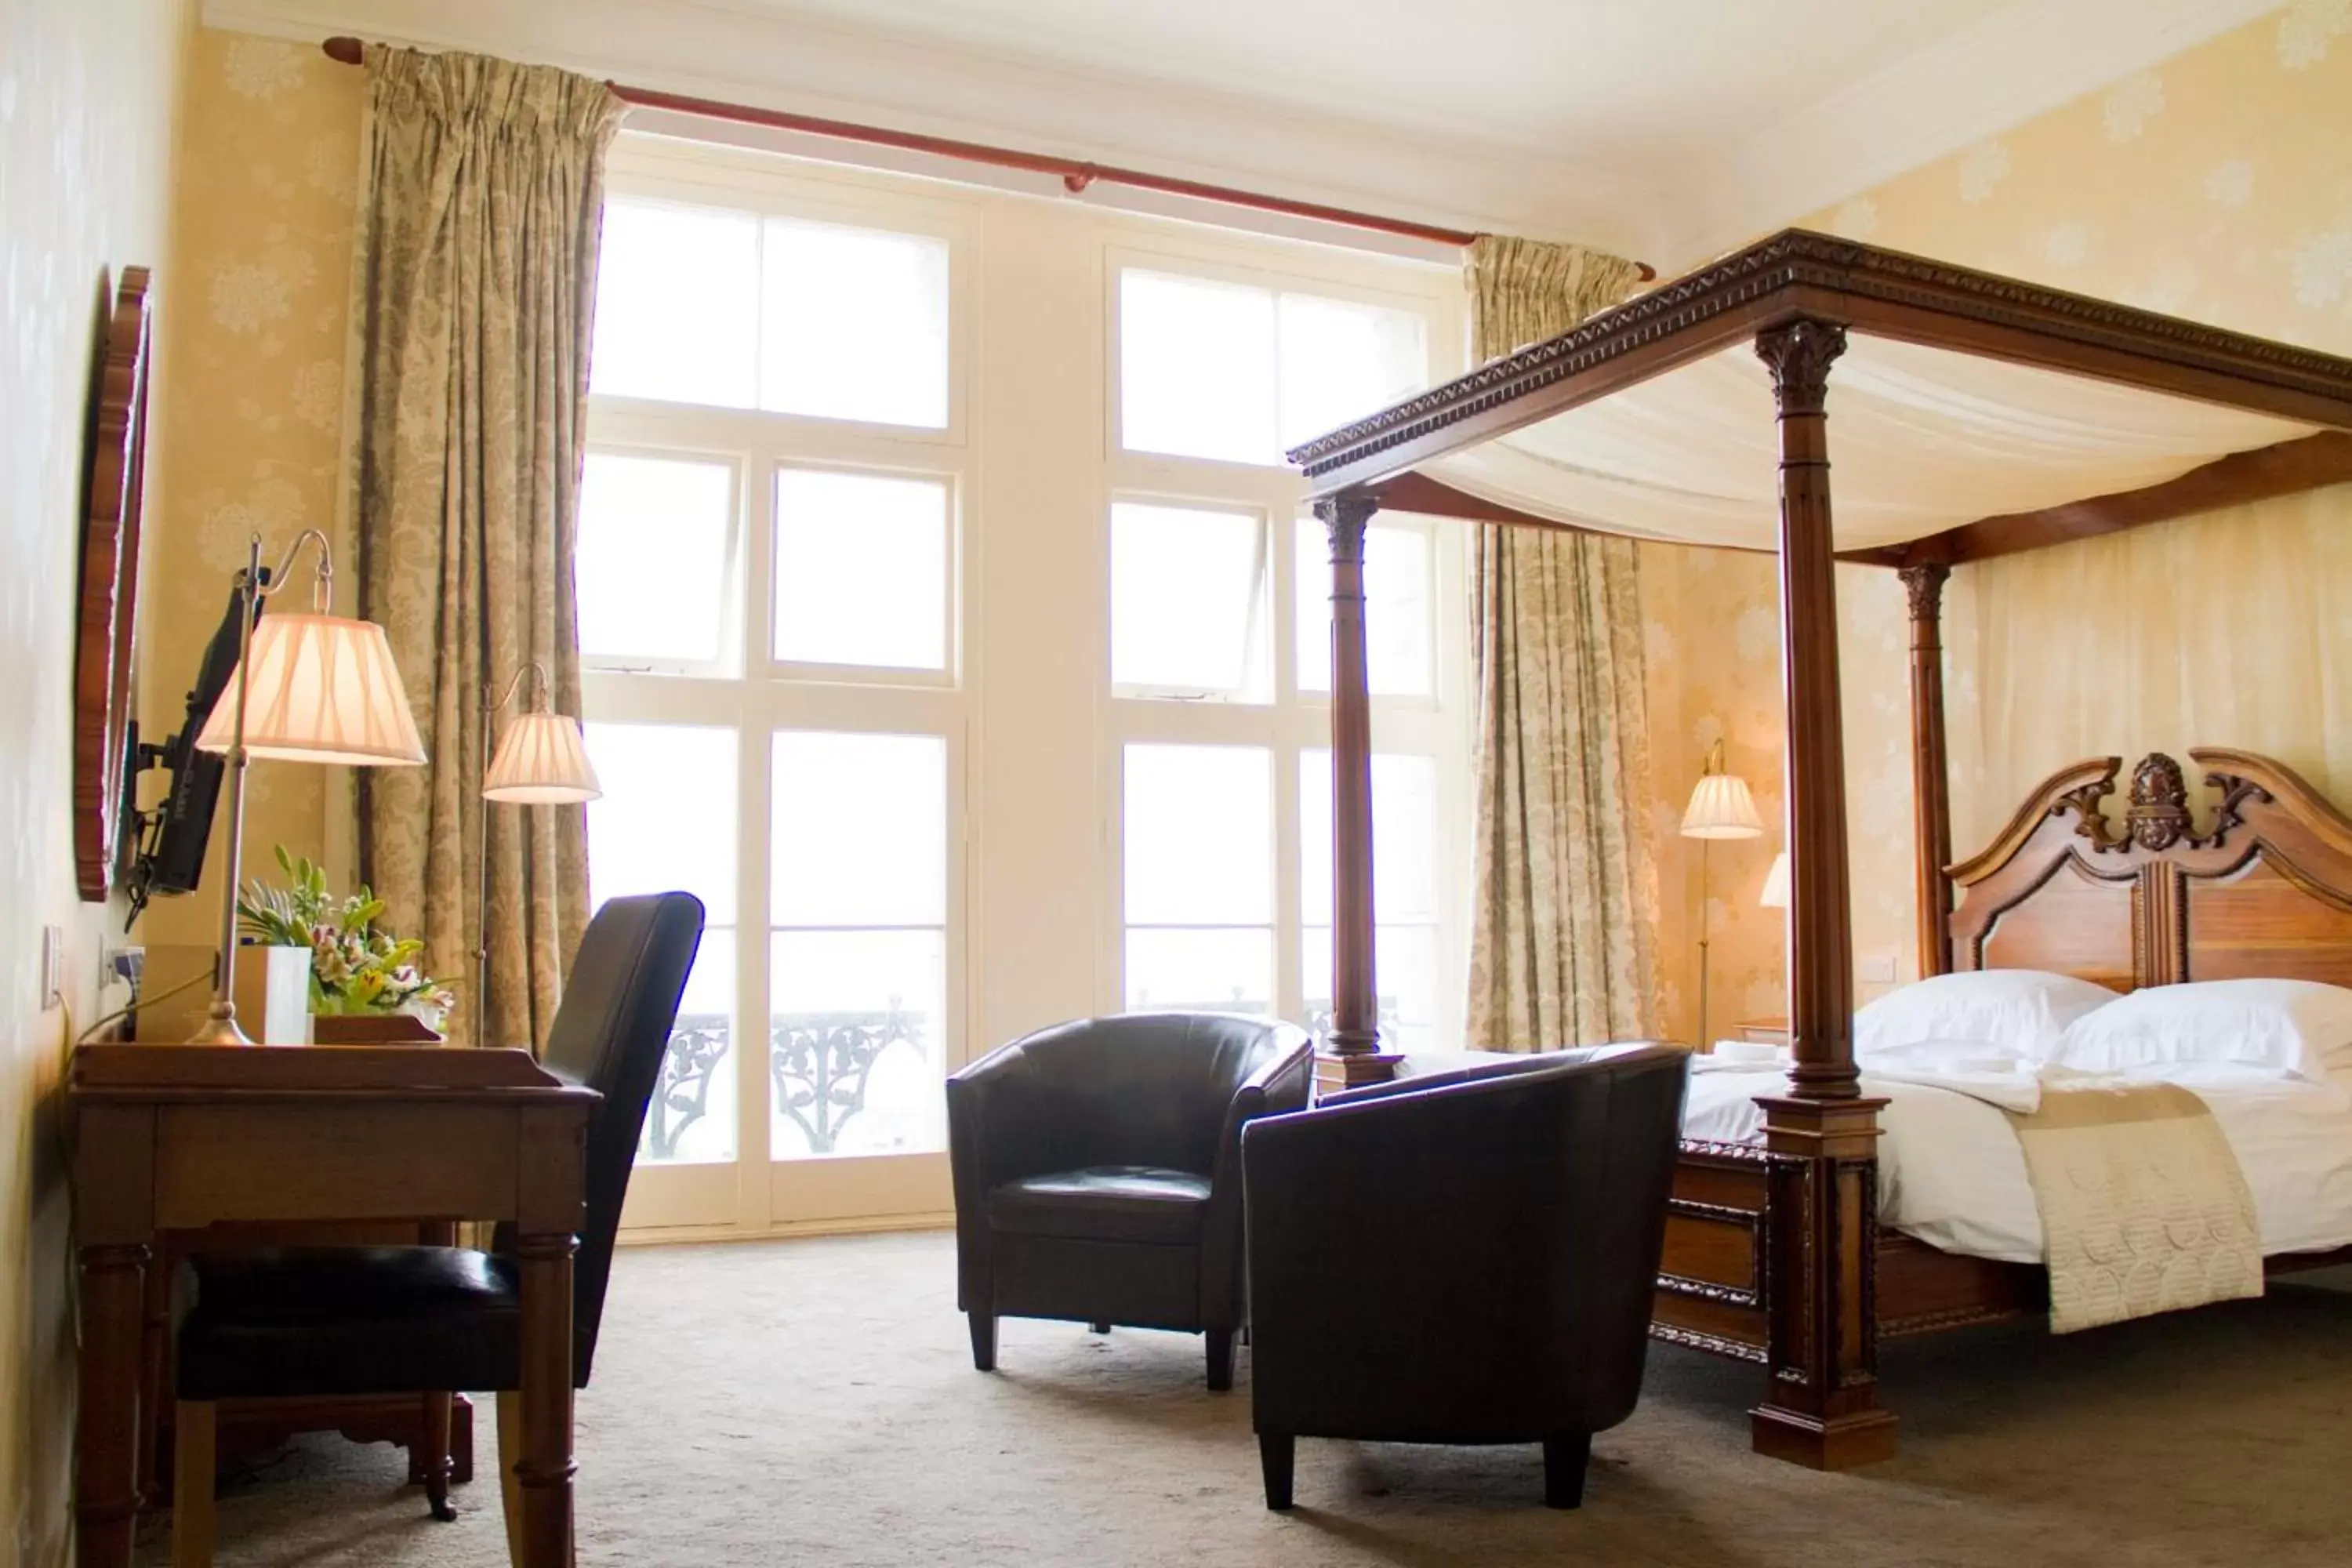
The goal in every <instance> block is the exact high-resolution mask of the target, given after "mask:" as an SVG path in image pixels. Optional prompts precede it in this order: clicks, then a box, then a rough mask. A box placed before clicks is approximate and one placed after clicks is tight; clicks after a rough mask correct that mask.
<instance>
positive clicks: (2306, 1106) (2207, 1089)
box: [1683, 1058, 2352, 1263]
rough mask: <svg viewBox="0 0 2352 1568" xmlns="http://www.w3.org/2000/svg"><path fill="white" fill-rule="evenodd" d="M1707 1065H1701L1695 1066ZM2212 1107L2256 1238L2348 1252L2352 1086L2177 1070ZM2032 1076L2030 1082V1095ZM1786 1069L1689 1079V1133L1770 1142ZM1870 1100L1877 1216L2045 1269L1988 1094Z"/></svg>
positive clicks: (2013, 1144) (2036, 1216)
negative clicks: (1767, 1126) (2248, 1195)
mask: <svg viewBox="0 0 2352 1568" xmlns="http://www.w3.org/2000/svg"><path fill="white" fill-rule="evenodd" d="M1705 1060H1706V1058H1696V1059H1695V1061H1694V1066H1696V1064H1697V1062H1700V1061H1705ZM2166 1076H2167V1077H2168V1079H2169V1080H2170V1081H2172V1082H2175V1083H2179V1084H2182V1085H2184V1086H2186V1087H2188V1088H2189V1089H2194V1090H2195V1091H2196V1092H2197V1094H2198V1095H2199V1096H2200V1098H2202V1099H2203V1100H2204V1101H2205V1103H2206V1104H2207V1105H2209V1106H2210V1107H2211V1108H2212V1110H2213V1119H2214V1121H2216V1122H2218V1123H2219V1124H2220V1125H2221V1135H2222V1136H2223V1137H2224V1138H2225V1139H2227V1140H2228V1141H2229V1144H2230V1149H2231V1152H2232V1153H2234V1154H2235V1155H2236V1156H2237V1160H2238V1165H2239V1168H2240V1169H2241V1170H2242V1171H2243V1172H2244V1173H2245V1177H2246V1185H2247V1186H2248V1188H2249V1189H2251V1190H2252V1194H2253V1199H2254V1214H2255V1217H2256V1219H2257V1220H2258V1221H2259V1223H2260V1225H2261V1228H2262V1238H2263V1252H2264V1253H2265V1254H2271V1255H2275V1254H2279V1253H2286V1252H2321V1251H2326V1250H2330V1249H2332V1248H2335V1247H2352V1089H2347V1087H2345V1086H2344V1085H2343V1084H2342V1083H2340V1082H2331V1083H2314V1082H2310V1081H2307V1080H2305V1079H2296V1078H2288V1077H2284V1076H2282V1075H2280V1074H2278V1073H2276V1072H2274V1071H2271V1070H2269V1069H2263V1068H2242V1067H2231V1066H2221V1065H2213V1066H2198V1067H2189V1068H2175V1069H2173V1070H2172V1071H2171V1072H2169V1073H2168V1074H2167V1075H2166ZM2031 1082H2032V1080H2031V1079H2027V1080H2025V1084H2026V1085H2027V1086H2028V1087H2029V1089H2030V1085H2031ZM1786 1083H1787V1080H1786V1078H1785V1076H1784V1075H1783V1072H1782V1070H1781V1069H1780V1068H1778V1067H1763V1068H1745V1067H1738V1068H1733V1067H1725V1068H1714V1067H1712V1065H1711V1064H1710V1066H1709V1068H1702V1069H1701V1070H1697V1071H1694V1072H1693V1073H1692V1074H1691V1079H1690V1089H1689V1093H1688V1096H1687V1098H1686V1100H1685V1105H1684V1110H1683V1135H1684V1136H1685V1137H1686V1138H1694V1139H1704V1140H1707V1141H1709V1142H1721V1143H1749V1142H1759V1141H1760V1140H1761V1139H1762V1137H1763V1124H1764V1118H1763V1113H1762V1112H1761V1111H1759V1110H1757V1108H1756V1097H1757V1096H1759V1095H1770V1094H1779V1093H1782V1092H1784V1091H1785V1089H1786ZM1862 1091H1863V1092H1864V1094H1866V1095H1869V1096H1872V1097H1874V1098H1884V1099H1885V1100H1886V1101H1887V1105H1886V1109H1885V1110H1883V1111H1881V1112H1880V1113H1879V1125H1880V1127H1881V1129H1882V1130H1883V1135H1882V1136H1881V1138H1880V1140H1879V1164H1878V1212H1879V1218H1880V1219H1881V1220H1882V1221H1884V1222H1885V1224H1887V1225H1890V1226H1894V1227H1895V1229H1897V1230H1901V1231H1906V1232H1907V1233H1909V1234H1910V1235H1913V1236H1916V1237H1918V1238H1919V1239H1920V1240H1922V1241H1925V1242H1927V1243H1928V1244H1929V1245H1931V1246H1933V1247H1940V1248H1942V1249H1943V1250H1944V1251H1947V1252H1962V1253H1968V1254H1970V1255H1972V1256H1974V1257H1978V1258H1999V1259H2001V1260H2003V1261H2005V1262H2011V1263H2040V1262H2042V1261H2043V1250H2042V1218H2041V1215H2040V1213H2039V1211H2038V1210H2037V1209H2036V1207H2035V1205H2034V1202H2033V1189H2032V1186H2031V1185H2030V1184H2028V1182H2027V1180H2026V1174H2025V1156H2024V1154H2023V1152H2021V1150H2020V1149H2019V1147H2018V1142H2017V1134H2016V1132H2015V1131H2013V1130H2012V1129H2011V1125H2010V1121H2009V1118H2008V1117H2007V1116H2005V1115H2004V1114H2002V1112H2001V1110H2000V1109H1999V1108H1998V1107H1997V1106H1996V1105H1994V1104H1992V1103H1989V1102H1988V1100H1986V1099H1983V1098H1979V1095H1980V1094H1984V1093H1987V1092H1990V1094H1991V1098H1992V1099H1994V1100H2002V1099H2005V1098H2008V1099H2011V1102H2012V1103H2014V1104H2015V1108H2016V1109H2019V1110H2030V1109H2031V1108H2032V1107H2031V1105H2030V1104H2027V1103H2018V1102H2016V1101H2015V1100H2014V1098H2013V1097H2010V1096H2004V1095H2003V1094H2002V1093H2000V1092H1999V1091H1998V1090H1988V1089H1986V1088H1985V1087H1984V1086H1981V1085H1977V1086H1970V1087H1969V1091H1968V1092H1962V1091H1961V1090H1960V1089H1949V1088H1937V1087H1934V1086H1932V1085H1930V1084H1927V1083H1923V1082H1919V1081H1916V1080H1906V1079H1888V1078H1880V1077H1874V1076H1873V1075H1872V1074H1871V1073H1870V1072H1869V1071H1867V1070H1865V1071H1864V1074H1863V1078H1862Z"/></svg>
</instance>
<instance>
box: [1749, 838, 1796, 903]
mask: <svg viewBox="0 0 2352 1568" xmlns="http://www.w3.org/2000/svg"><path fill="white" fill-rule="evenodd" d="M1756 901H1757V902H1758V903H1759V904H1761V905H1763V906H1764V907H1765V908H1766V909H1768V910H1785V909H1787V908H1788V907H1789V852H1788V851H1787V850H1786V849H1783V850H1781V851H1780V853H1779V854H1778V855H1775V856H1773V857H1772V868H1771V869H1770V870H1769V871H1767V872H1765V873H1764V890H1763V891H1762V892H1761V893H1759V894H1758V895H1757V896H1756Z"/></svg>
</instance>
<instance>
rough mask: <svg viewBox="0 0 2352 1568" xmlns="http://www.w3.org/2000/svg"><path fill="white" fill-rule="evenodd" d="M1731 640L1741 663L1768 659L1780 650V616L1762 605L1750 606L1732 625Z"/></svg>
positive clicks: (1740, 613)
mask: <svg viewBox="0 0 2352 1568" xmlns="http://www.w3.org/2000/svg"><path fill="white" fill-rule="evenodd" d="M1732 640H1733V642H1734V643H1735V644H1736V645H1737V647H1738V649H1739V658H1740V659H1741V661H1742V662H1743V663H1749V664H1752V663H1756V662H1758V661H1759V660H1762V659H1767V658H1771V657H1773V655H1775V654H1776V653H1778V652H1779V651H1780V612H1779V611H1778V610H1775V609H1772V608H1771V607H1769V606H1768V605H1748V607H1747V608H1746V609H1744V610H1742V611H1740V612H1739V618H1738V620H1737V621H1735V622H1733V623H1732Z"/></svg>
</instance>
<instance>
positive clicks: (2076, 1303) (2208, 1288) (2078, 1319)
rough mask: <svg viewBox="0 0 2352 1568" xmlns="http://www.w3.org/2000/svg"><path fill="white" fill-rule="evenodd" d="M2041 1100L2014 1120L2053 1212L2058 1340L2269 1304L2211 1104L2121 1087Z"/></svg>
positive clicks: (2248, 1211)
mask: <svg viewBox="0 0 2352 1568" xmlns="http://www.w3.org/2000/svg"><path fill="white" fill-rule="evenodd" d="M2008 1114H2009V1117H2010V1121H2011V1123H2012V1124H2013V1125H2014V1126H2015V1127H2016V1129H2017V1141H2018V1143H2019V1144H2020V1146H2021V1147H2022V1148H2023V1149H2024V1151H2025V1170H2026V1174H2027V1176H2028V1177H2029V1178H2030V1179H2031V1180H2032V1184H2033V1199H2034V1203H2035V1204H2036V1205H2038V1206H2039V1207H2040V1209H2041V1211H2042V1236H2043V1238H2044V1240H2045V1242H2046V1244H2047V1247H2048V1250H2049V1259H2050V1330H2051V1332H2053V1333H2059V1334H2066V1333H2073V1332H2074V1331H2075V1330H2077V1329H2090V1328H2096V1327H2098V1326H2099V1325H2100V1324H2102V1323H2115V1322H2121V1321H2123V1320H2125V1319H2126V1318H2142V1317H2147V1316H2148V1315H2150V1314H2151V1313H2156V1312H2173V1311H2179V1310H2182V1309H2184V1308H2188V1307H2200V1306H2203V1305H2204V1304H2206V1303H2207V1302H2209V1301H2231V1300H2239V1299H2241V1298H2242V1297H2248V1296H2259V1295H2261V1294H2262V1293H2263V1248H2262V1235H2261V1232H2260V1231H2259V1230H2258V1229H2257V1228H2256V1226H2255V1220H2254V1201H2253V1196H2252V1194H2251V1193H2249V1192H2248V1191H2247V1189H2246V1178H2245V1174H2244V1173H2242V1171H2240V1170H2239V1169H2238V1161H2237V1157H2236V1156H2235V1155H2234V1154H2232V1153H2231V1152H2230V1145H2229V1143H2228V1142H2226V1141H2224V1140H2223V1138H2222V1136H2221V1127H2220V1125H2219V1124H2218V1123H2216V1122H2215V1121H2214V1120H2213V1113H2212V1111H2211V1110H2208V1109H2207V1108H2206V1105H2205V1102H2204V1101H2203V1100H2200V1099H2199V1098H2198V1097H2197V1096H2196V1095H2194V1094H2192V1093H2191V1092H2189V1090H2188V1089H2183V1088H2181V1087H2180V1086H2179V1085H2178V1084H2169V1083H2124V1082H2119V1081H2117V1080H2115V1079H2096V1080H2081V1079H2077V1080H2074V1081H2072V1082H2069V1081H2067V1080H2066V1079H2053V1077H2052V1076H2049V1075H2045V1076H2044V1078H2043V1081H2042V1096H2041V1106H2040V1108H2039V1109H2038V1110H2033V1111H2031V1112H2020V1111H2017V1110H2011V1111H2009V1113H2008Z"/></svg>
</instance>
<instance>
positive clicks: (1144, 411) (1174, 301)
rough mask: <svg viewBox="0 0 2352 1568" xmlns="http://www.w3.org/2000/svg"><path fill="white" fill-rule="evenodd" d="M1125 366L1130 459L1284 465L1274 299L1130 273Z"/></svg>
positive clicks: (1263, 292) (1123, 293) (1124, 309)
mask: <svg viewBox="0 0 2352 1568" xmlns="http://www.w3.org/2000/svg"><path fill="white" fill-rule="evenodd" d="M1118 363H1119V395H1118V408H1119V445H1120V446H1122V447H1126V448H1127V449H1128V450H1129V451H1130V452H1167V453H1170V454H1172V455H1174V456H1176V457H1180V458H1222V459H1223V460H1225V461H1227V462H1234V463H1265V464H1274V463H1279V462H1281V461H1282V444H1281V442H1280V440H1279V439H1278V438H1277V421H1276V412H1275V310H1274V295H1273V293H1272V292H1271V291H1269V290H1267V289H1250V288H1245V287H1243V286H1240V285H1237V284H1232V283H1217V282H1212V281H1210V280H1208V279H1200V278H1172V277H1170V276H1168V275H1167V274H1165V273H1160V272H1139V271H1135V270H1132V269H1129V270H1126V271H1122V272H1121V273H1120V274H1119V279H1118Z"/></svg>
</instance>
